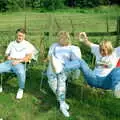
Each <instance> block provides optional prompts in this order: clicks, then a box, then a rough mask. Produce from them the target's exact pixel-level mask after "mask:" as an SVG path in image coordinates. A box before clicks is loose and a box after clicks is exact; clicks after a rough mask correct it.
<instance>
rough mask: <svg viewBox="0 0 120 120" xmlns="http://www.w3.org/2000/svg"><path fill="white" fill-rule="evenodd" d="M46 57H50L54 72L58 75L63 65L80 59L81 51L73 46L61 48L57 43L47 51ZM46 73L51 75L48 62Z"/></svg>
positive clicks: (51, 71)
mask: <svg viewBox="0 0 120 120" xmlns="http://www.w3.org/2000/svg"><path fill="white" fill-rule="evenodd" d="M48 56H52V58H53V60H52V61H53V64H54V67H55V68H56V72H58V73H59V72H60V71H61V70H62V68H63V64H66V63H67V62H68V61H71V60H76V59H80V58H81V51H80V48H79V47H77V46H74V45H69V46H61V45H60V44H59V43H54V44H53V45H52V46H51V47H50V49H49V52H48ZM47 73H48V74H52V73H53V70H52V67H51V62H49V66H48V70H47Z"/></svg>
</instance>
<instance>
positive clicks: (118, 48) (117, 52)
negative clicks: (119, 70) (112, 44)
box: [115, 47, 120, 58]
mask: <svg viewBox="0 0 120 120" xmlns="http://www.w3.org/2000/svg"><path fill="white" fill-rule="evenodd" d="M115 50H116V54H117V56H118V57H119V58H120V47H117V48H115Z"/></svg>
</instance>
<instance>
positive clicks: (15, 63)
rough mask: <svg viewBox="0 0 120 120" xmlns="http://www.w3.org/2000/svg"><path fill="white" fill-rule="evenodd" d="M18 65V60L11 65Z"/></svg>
mask: <svg viewBox="0 0 120 120" xmlns="http://www.w3.org/2000/svg"><path fill="white" fill-rule="evenodd" d="M19 63H20V60H14V61H13V62H12V65H17V64H19Z"/></svg>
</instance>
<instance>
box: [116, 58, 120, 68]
mask: <svg viewBox="0 0 120 120" xmlns="http://www.w3.org/2000/svg"><path fill="white" fill-rule="evenodd" d="M116 67H120V59H119V60H118V62H117V65H116Z"/></svg>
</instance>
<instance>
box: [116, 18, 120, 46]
mask: <svg viewBox="0 0 120 120" xmlns="http://www.w3.org/2000/svg"><path fill="white" fill-rule="evenodd" d="M119 45H120V16H119V17H118V18H117V39H116V46H119Z"/></svg>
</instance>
